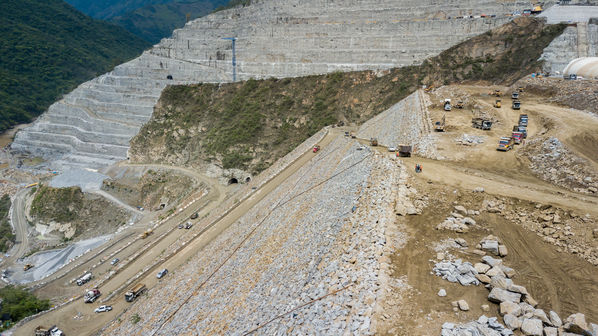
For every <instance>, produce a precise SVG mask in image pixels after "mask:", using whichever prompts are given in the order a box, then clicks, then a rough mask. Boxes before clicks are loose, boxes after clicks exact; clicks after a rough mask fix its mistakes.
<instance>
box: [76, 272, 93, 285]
mask: <svg viewBox="0 0 598 336" xmlns="http://www.w3.org/2000/svg"><path fill="white" fill-rule="evenodd" d="M91 278H92V275H91V272H87V273H85V274H84V275H83V276H82V277H80V278H79V279H77V286H83V285H84V284H86V283H88V282H89V280H91Z"/></svg>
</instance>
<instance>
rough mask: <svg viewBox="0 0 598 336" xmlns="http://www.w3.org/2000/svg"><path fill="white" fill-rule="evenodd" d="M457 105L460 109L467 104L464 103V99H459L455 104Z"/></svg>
mask: <svg viewBox="0 0 598 336" xmlns="http://www.w3.org/2000/svg"><path fill="white" fill-rule="evenodd" d="M455 107H456V108H458V109H462V108H463V107H465V104H463V101H462V100H459V101H458V102H457V104H455Z"/></svg>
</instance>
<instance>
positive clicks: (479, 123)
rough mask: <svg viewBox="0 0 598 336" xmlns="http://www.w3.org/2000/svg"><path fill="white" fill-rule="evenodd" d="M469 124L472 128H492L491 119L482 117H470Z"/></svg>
mask: <svg viewBox="0 0 598 336" xmlns="http://www.w3.org/2000/svg"><path fill="white" fill-rule="evenodd" d="M471 126H472V127H473V128H479V129H481V130H484V131H489V130H491V129H492V121H491V120H488V119H484V118H473V119H471Z"/></svg>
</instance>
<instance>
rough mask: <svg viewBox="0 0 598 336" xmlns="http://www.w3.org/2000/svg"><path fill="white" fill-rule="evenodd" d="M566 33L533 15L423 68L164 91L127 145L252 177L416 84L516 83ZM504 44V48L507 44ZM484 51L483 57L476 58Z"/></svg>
mask: <svg viewBox="0 0 598 336" xmlns="http://www.w3.org/2000/svg"><path fill="white" fill-rule="evenodd" d="M563 29H564V26H563V25H556V26H547V25H545V24H544V23H543V22H542V21H540V20H537V19H533V18H522V19H516V20H515V21H514V22H511V23H507V24H506V25H504V26H502V27H499V28H497V29H496V30H493V31H491V32H490V33H485V34H482V35H480V36H478V37H475V38H473V39H471V40H468V41H465V42H463V43H461V44H459V45H457V46H455V47H453V48H450V49H449V50H447V51H445V52H443V53H441V54H440V55H439V56H437V57H433V58H430V59H428V60H426V61H425V62H424V63H423V64H422V65H421V66H410V67H404V68H399V69H392V70H390V71H387V72H385V74H383V75H382V76H380V75H378V74H376V73H374V72H372V71H362V72H350V73H340V72H339V73H332V74H328V75H320V76H308V77H300V78H286V79H266V80H249V81H246V82H241V83H232V84H224V85H214V84H197V85H189V86H171V87H168V88H167V89H166V90H164V91H163V93H162V97H161V98H160V104H159V105H160V106H161V107H160V108H158V109H156V111H155V112H154V114H153V116H152V119H151V120H150V122H148V123H147V124H145V125H144V126H143V128H142V129H141V131H140V132H139V134H138V135H137V136H136V137H135V138H133V140H132V141H131V150H130V154H131V158H132V159H133V160H136V161H140V162H163V161H167V162H171V163H175V164H180V165H194V164H199V163H200V162H202V161H211V162H216V163H220V165H221V166H222V167H223V168H240V169H244V170H248V171H250V172H252V173H259V172H260V171H262V170H264V169H266V168H267V167H269V166H270V165H271V164H272V163H273V162H274V161H275V160H277V159H278V158H280V157H282V156H284V155H285V154H287V153H288V152H289V151H291V150H292V149H293V148H295V147H296V146H297V145H299V144H300V143H301V142H303V141H305V140H306V139H307V138H308V137H309V136H311V135H313V134H314V133H316V132H317V131H318V130H320V129H321V128H322V127H324V126H326V125H332V124H337V123H344V124H349V123H355V124H361V123H363V122H364V121H366V120H368V119H370V118H371V117H373V116H374V115H376V114H378V113H380V112H382V111H384V110H386V109H388V108H389V107H391V106H392V105H393V104H395V103H397V102H399V101H400V100H401V99H403V98H404V97H406V96H407V95H409V94H411V93H412V92H413V91H415V90H416V89H417V88H418V87H420V86H421V85H422V84H428V85H430V84H433V85H435V86H440V85H443V84H450V83H455V82H463V81H480V80H482V81H486V82H494V83H508V84H510V83H513V82H515V81H516V80H517V79H519V78H521V77H523V76H525V75H527V74H529V73H531V72H533V71H538V70H540V68H541V65H542V64H541V62H538V61H537V60H538V58H539V57H540V55H541V53H542V51H543V49H544V48H545V47H546V46H547V45H548V44H549V43H550V42H551V41H552V39H554V38H555V37H556V36H558V35H559V34H560V33H561V32H562V31H563ZM507 40H509V41H510V42H507ZM479 50H484V51H485V52H484V53H483V55H484V56H483V57H479V56H477V54H478V52H479Z"/></svg>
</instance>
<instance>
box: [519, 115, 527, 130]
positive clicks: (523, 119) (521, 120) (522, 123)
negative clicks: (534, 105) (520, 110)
mask: <svg viewBox="0 0 598 336" xmlns="http://www.w3.org/2000/svg"><path fill="white" fill-rule="evenodd" d="M527 122H528V117H527V114H520V115H519V126H523V127H527Z"/></svg>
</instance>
